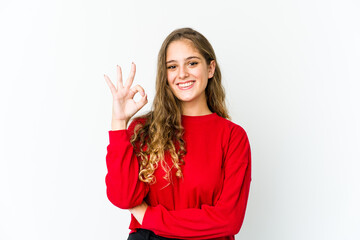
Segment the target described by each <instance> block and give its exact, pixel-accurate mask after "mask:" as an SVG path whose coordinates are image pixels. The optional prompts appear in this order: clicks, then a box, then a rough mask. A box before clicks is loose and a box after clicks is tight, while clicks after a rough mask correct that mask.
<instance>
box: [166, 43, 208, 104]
mask: <svg viewBox="0 0 360 240" xmlns="http://www.w3.org/2000/svg"><path fill="white" fill-rule="evenodd" d="M166 68H167V81H168V84H169V86H170V88H171V91H172V92H173V93H174V95H175V96H176V97H177V98H178V99H179V100H180V101H182V102H187V103H190V102H191V103H194V104H203V102H201V101H205V103H206V96H205V88H206V86H207V83H208V79H209V78H211V77H212V76H213V74H214V71H215V61H214V60H213V61H212V62H211V63H210V65H209V66H208V65H207V64H206V60H205V58H204V57H203V56H202V55H201V54H200V53H199V51H198V50H197V49H196V48H195V47H194V45H193V43H192V42H191V41H190V40H188V39H182V40H176V41H173V42H171V43H170V44H169V46H168V48H167V52H166Z"/></svg>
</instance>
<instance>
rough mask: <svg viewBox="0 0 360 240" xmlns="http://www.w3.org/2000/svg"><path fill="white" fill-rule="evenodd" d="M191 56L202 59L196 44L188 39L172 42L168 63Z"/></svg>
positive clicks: (167, 53)
mask: <svg viewBox="0 0 360 240" xmlns="http://www.w3.org/2000/svg"><path fill="white" fill-rule="evenodd" d="M191 56H196V57H200V58H201V57H202V56H201V54H200V52H199V50H198V49H197V48H196V47H195V45H194V43H193V42H192V41H191V40H188V39H181V40H175V41H173V42H171V43H170V44H169V46H168V48H167V51H166V61H171V60H183V59H186V58H189V57H191Z"/></svg>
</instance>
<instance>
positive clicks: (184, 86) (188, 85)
mask: <svg viewBox="0 0 360 240" xmlns="http://www.w3.org/2000/svg"><path fill="white" fill-rule="evenodd" d="M194 83H195V81H188V82H186V83H178V84H177V85H178V86H179V87H180V88H186V89H187V88H189V87H191V86H192V85H194Z"/></svg>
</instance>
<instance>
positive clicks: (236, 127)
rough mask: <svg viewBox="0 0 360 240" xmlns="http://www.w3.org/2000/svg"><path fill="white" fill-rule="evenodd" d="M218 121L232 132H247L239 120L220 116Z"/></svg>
mask: <svg viewBox="0 0 360 240" xmlns="http://www.w3.org/2000/svg"><path fill="white" fill-rule="evenodd" d="M217 120H218V123H219V124H220V125H221V126H223V128H224V130H227V131H229V133H231V132H237V133H242V134H246V131H245V129H244V128H243V127H242V126H241V125H240V124H238V123H237V122H235V121H233V120H230V119H227V118H224V117H221V116H218V117H217Z"/></svg>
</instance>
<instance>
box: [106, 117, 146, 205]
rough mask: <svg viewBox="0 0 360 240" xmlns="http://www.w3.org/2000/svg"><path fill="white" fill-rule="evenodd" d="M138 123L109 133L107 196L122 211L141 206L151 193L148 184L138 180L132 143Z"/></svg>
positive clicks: (137, 163)
mask: <svg viewBox="0 0 360 240" xmlns="http://www.w3.org/2000/svg"><path fill="white" fill-rule="evenodd" d="M136 123H137V121H135V120H134V121H132V122H131V124H130V125H129V127H128V129H124V130H114V131H112V130H110V131H109V145H108V146H107V154H106V166H107V170H108V172H107V174H106V177H105V183H106V194H107V197H108V199H109V200H110V202H111V203H112V204H114V205H115V206H117V207H119V208H121V209H129V208H133V207H135V206H137V205H139V204H141V203H142V202H143V199H144V198H145V196H146V194H147V193H148V191H149V186H148V184H146V183H144V182H141V181H140V180H139V178H138V176H139V161H138V159H137V156H136V155H135V151H134V148H133V146H132V144H131V143H130V136H131V134H132V132H133V129H134V127H135V125H136Z"/></svg>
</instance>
